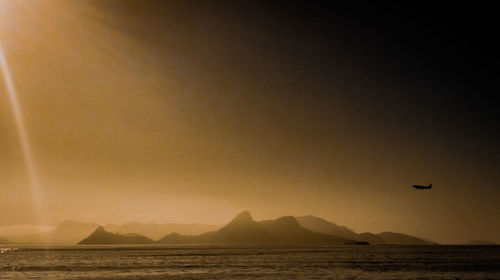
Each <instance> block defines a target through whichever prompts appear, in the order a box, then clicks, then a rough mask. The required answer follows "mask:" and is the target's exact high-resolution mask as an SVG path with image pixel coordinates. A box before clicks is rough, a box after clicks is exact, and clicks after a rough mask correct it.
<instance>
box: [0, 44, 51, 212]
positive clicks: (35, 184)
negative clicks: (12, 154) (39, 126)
mask: <svg viewBox="0 0 500 280" xmlns="http://www.w3.org/2000/svg"><path fill="white" fill-rule="evenodd" d="M0 68H1V71H2V75H3V79H4V83H5V88H6V90H7V94H8V95H9V100H10V104H11V107H12V114H13V116H14V120H15V122H16V127H17V133H18V136H19V141H20V144H21V149H22V152H23V156H24V161H25V163H26V169H27V172H28V178H29V184H30V188H31V195H32V197H33V205H34V207H35V210H36V213H37V215H38V217H37V218H38V219H40V216H41V212H42V206H41V201H40V200H41V197H40V181H39V178H38V173H37V169H36V165H35V161H34V159H33V154H32V152H31V146H30V143H29V139H28V133H27V132H26V127H25V125H24V121H23V114H22V111H21V107H20V105H19V99H18V97H17V92H16V87H15V85H14V80H13V78H12V75H11V72H10V69H9V65H8V63H7V58H6V57H5V54H4V50H3V46H2V43H1V42H0Z"/></svg>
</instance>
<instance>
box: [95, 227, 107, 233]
mask: <svg viewBox="0 0 500 280" xmlns="http://www.w3.org/2000/svg"><path fill="white" fill-rule="evenodd" d="M99 232H105V230H104V227H103V226H98V227H97V228H96V229H95V231H94V233H99Z"/></svg>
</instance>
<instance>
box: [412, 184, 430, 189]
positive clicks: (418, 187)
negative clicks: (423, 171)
mask: <svg viewBox="0 0 500 280" xmlns="http://www.w3.org/2000/svg"><path fill="white" fill-rule="evenodd" d="M413 188H414V189H417V190H429V189H432V184H429V185H428V186H421V185H413Z"/></svg>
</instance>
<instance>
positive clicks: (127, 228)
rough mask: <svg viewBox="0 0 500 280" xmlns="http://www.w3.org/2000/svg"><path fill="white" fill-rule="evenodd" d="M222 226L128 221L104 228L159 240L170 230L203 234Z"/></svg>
mask: <svg viewBox="0 0 500 280" xmlns="http://www.w3.org/2000/svg"><path fill="white" fill-rule="evenodd" d="M218 228H220V226H219V225H205V224H194V223H193V224H178V223H168V224H155V223H149V224H142V223H138V222H132V223H126V224H122V225H115V224H107V225H105V226H104V229H105V230H107V231H110V232H119V233H127V232H135V233H137V234H141V235H144V236H147V237H149V238H151V239H154V240H157V239H160V238H162V237H163V236H165V234H167V233H170V232H178V233H180V234H188V235H190V234H202V233H204V232H208V231H213V230H216V229H218Z"/></svg>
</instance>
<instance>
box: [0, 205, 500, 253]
mask: <svg viewBox="0 0 500 280" xmlns="http://www.w3.org/2000/svg"><path fill="white" fill-rule="evenodd" d="M8 243H9V244H47V245H70V244H71V245H72V244H82V245H83V244H96V245H98V244H99V245H104V244H202V243H203V244H208V243H317V244H319V243H324V244H360V245H361V244H371V245H384V244H386V245H434V244H438V243H436V242H433V241H430V240H427V239H423V238H420V237H416V236H411V235H407V234H402V233H396V232H382V233H378V234H374V233H370V232H363V233H356V232H355V231H354V230H352V229H350V228H348V227H345V226H340V225H337V224H335V223H333V222H330V221H327V220H325V219H323V218H320V217H316V216H312V215H308V216H299V217H293V216H285V217H281V218H278V219H275V220H264V221H255V220H253V218H252V216H251V214H250V212H248V211H243V212H242V213H240V214H239V215H237V216H236V217H235V218H234V219H232V220H231V221H230V222H229V223H228V224H226V225H224V226H218V225H207V224H196V223H192V224H179V223H168V224H155V223H148V224H144V223H139V222H131V223H126V224H121V225H117V224H107V225H104V226H102V225H99V224H96V223H84V222H78V221H65V222H63V223H61V224H59V225H58V226H57V227H56V228H54V229H53V230H50V231H47V232H42V233H32V234H20V235H3V236H0V244H8ZM467 244H471V245H494V244H495V243H493V242H489V241H484V240H476V241H471V242H469V243H467Z"/></svg>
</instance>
